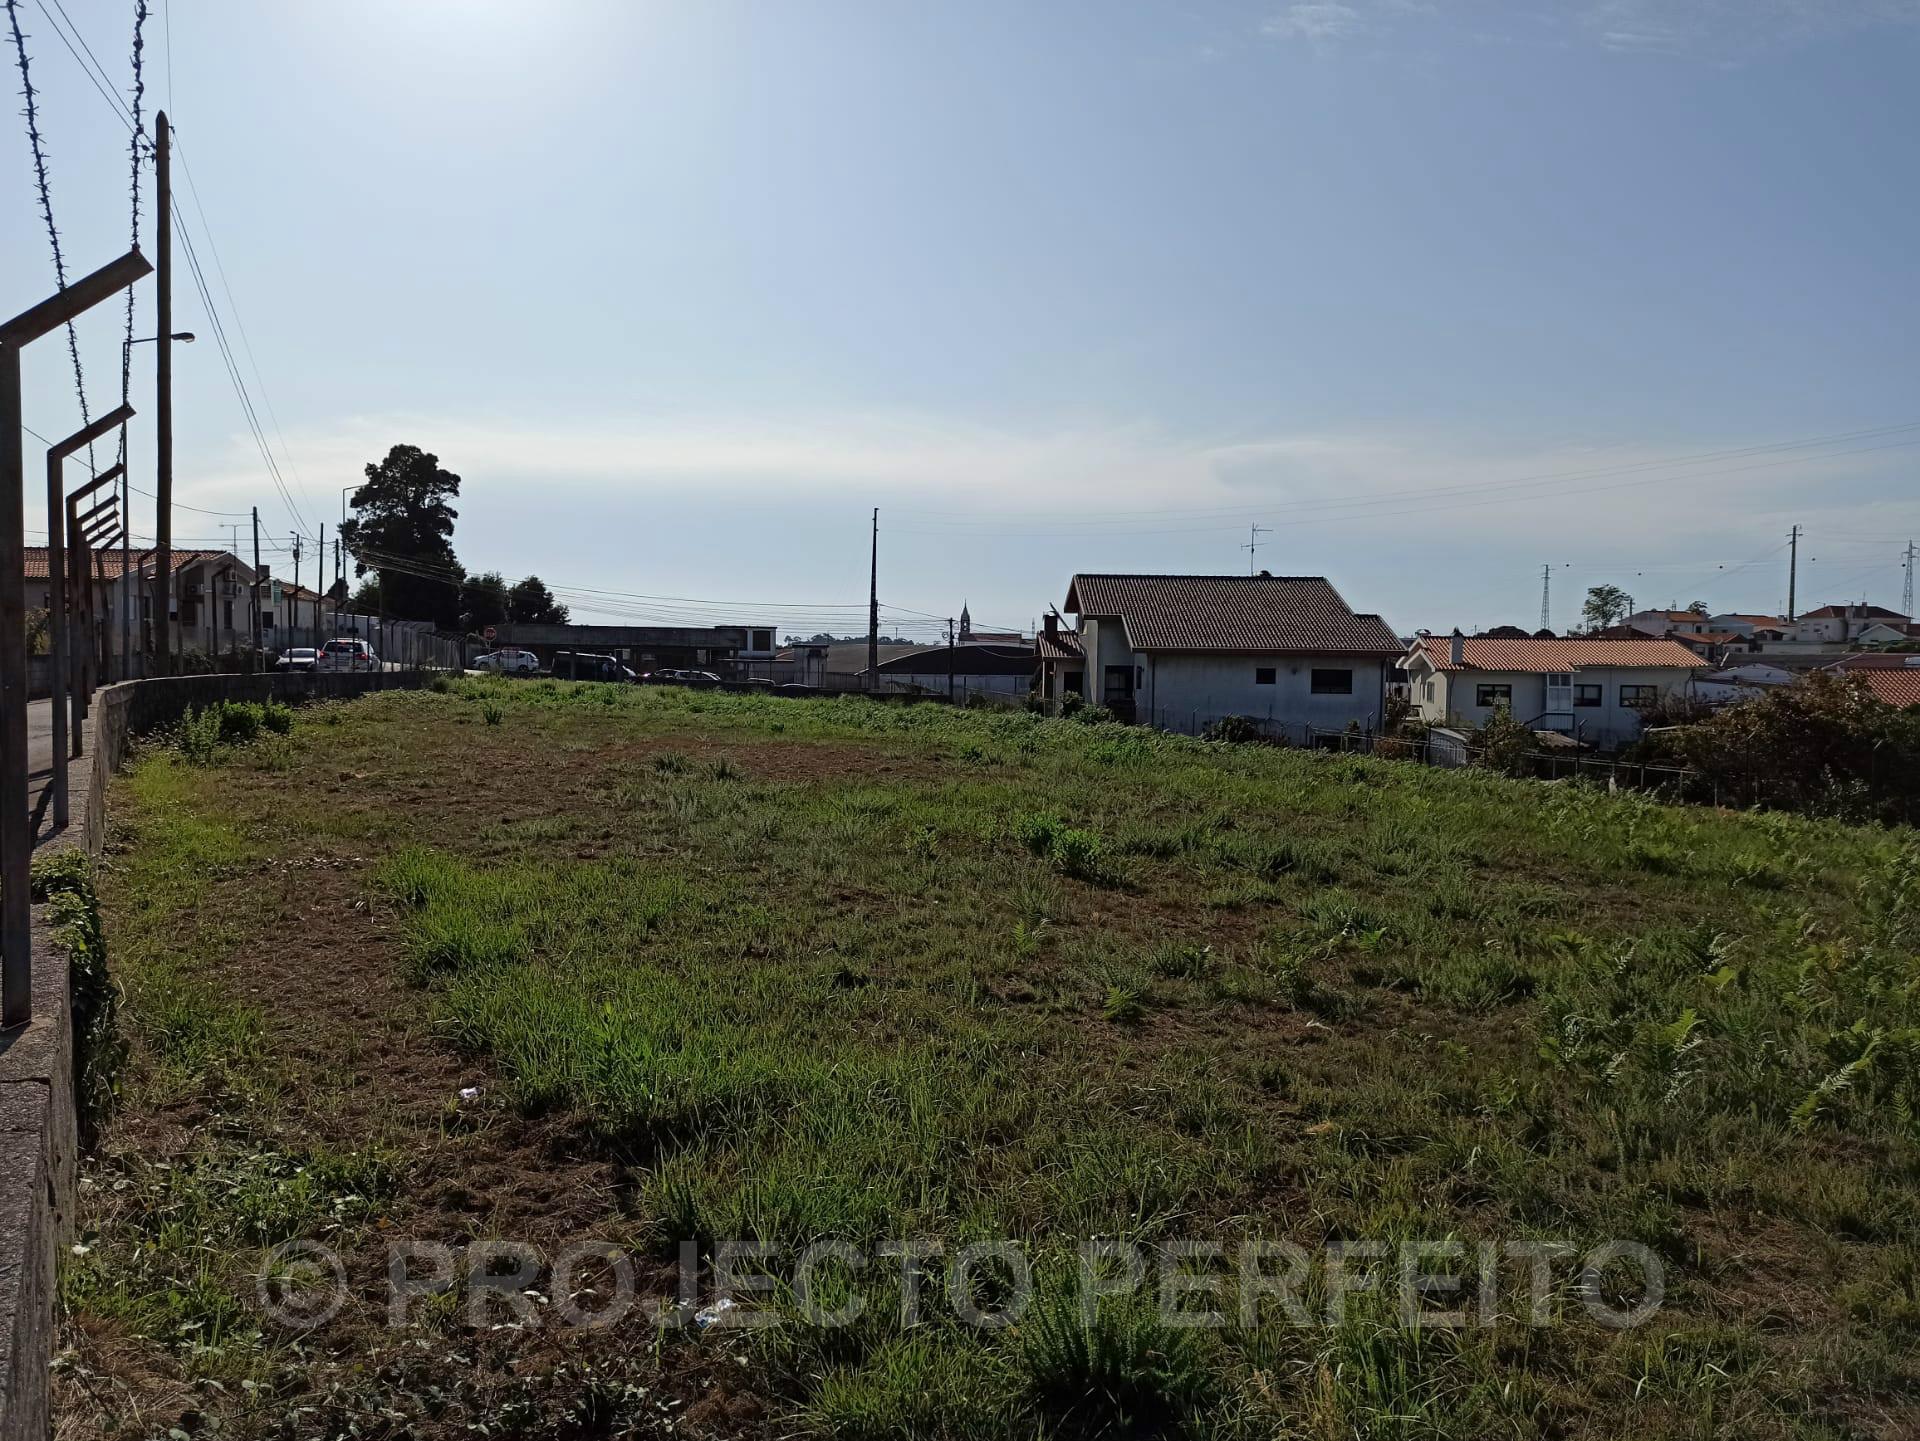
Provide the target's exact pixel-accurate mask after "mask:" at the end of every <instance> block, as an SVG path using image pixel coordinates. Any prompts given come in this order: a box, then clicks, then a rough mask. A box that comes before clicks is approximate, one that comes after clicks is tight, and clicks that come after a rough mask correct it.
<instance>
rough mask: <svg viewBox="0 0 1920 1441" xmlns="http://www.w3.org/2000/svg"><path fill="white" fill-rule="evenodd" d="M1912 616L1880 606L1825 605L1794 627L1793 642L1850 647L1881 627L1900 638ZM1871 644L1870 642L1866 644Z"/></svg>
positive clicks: (1801, 619)
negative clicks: (1869, 632)
mask: <svg viewBox="0 0 1920 1441" xmlns="http://www.w3.org/2000/svg"><path fill="white" fill-rule="evenodd" d="M1908 620H1909V617H1907V616H1904V615H1902V614H1900V612H1899V611H1897V610H1888V609H1887V608H1886V607H1884V606H1878V605H1823V606H1821V607H1820V608H1819V609H1818V610H1810V611H1807V612H1806V613H1805V614H1803V615H1802V616H1801V617H1800V618H1799V619H1798V620H1797V621H1794V622H1793V623H1792V625H1793V636H1792V638H1793V640H1794V641H1795V642H1796V643H1797V644H1800V645H1825V646H1851V645H1856V644H1859V643H1861V642H1862V641H1864V640H1865V639H1866V635H1865V633H1866V632H1868V631H1871V630H1873V629H1874V628H1875V627H1882V628H1885V629H1887V630H1889V631H1891V632H1893V634H1894V635H1895V636H1898V635H1899V634H1900V632H1901V630H1902V628H1903V627H1904V626H1905V625H1906V624H1907V622H1908ZM1867 643H1869V644H1871V642H1867Z"/></svg>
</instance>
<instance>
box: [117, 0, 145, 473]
mask: <svg viewBox="0 0 1920 1441" xmlns="http://www.w3.org/2000/svg"><path fill="white" fill-rule="evenodd" d="M146 24H147V0H136V3H135V5H134V9H133V137H132V138H131V139H130V140H129V141H128V142H127V153H128V165H127V169H128V171H129V188H130V190H131V193H132V197H133V223H132V240H133V245H132V248H133V249H135V250H138V249H139V248H140V142H141V141H142V140H144V139H145V138H146V133H147V127H146V121H145V120H143V119H142V118H141V113H140V110H141V105H142V103H143V102H144V101H145V99H146V95H147V80H146V75H145V73H144V70H143V67H142V59H143V56H144V53H145V50H146V37H145V35H144V34H143V33H142V32H143V31H144V30H145V28H146ZM133 311H134V288H133V287H132V286H131V285H129V286H128V287H127V330H126V342H125V344H123V345H122V346H121V347H120V403H121V404H122V405H125V404H126V403H127V402H128V400H129V399H130V398H131V397H132V394H133ZM126 459H127V427H126V426H125V425H124V424H123V425H121V427H120V462H121V464H123V465H124V464H125V463H126Z"/></svg>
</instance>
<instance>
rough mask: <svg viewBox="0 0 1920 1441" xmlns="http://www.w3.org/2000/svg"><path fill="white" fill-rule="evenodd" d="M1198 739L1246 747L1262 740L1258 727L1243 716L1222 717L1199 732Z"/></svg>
mask: <svg viewBox="0 0 1920 1441" xmlns="http://www.w3.org/2000/svg"><path fill="white" fill-rule="evenodd" d="M1200 739H1202V740H1209V741H1221V742H1224V743H1226V744H1229V745H1246V744H1250V743H1251V742H1253V741H1257V740H1260V739H1262V737H1261V734H1260V727H1259V726H1258V725H1256V724H1255V723H1254V722H1253V721H1252V720H1250V719H1248V718H1247V717H1246V716H1243V715H1223V716H1221V717H1220V719H1219V720H1217V721H1214V722H1212V723H1211V724H1210V725H1208V727H1207V728H1206V729H1205V730H1203V731H1202V732H1200Z"/></svg>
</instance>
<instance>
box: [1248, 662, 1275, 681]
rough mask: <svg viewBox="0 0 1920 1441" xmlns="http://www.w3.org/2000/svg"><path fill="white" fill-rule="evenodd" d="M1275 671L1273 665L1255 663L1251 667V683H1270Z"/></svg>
mask: <svg viewBox="0 0 1920 1441" xmlns="http://www.w3.org/2000/svg"><path fill="white" fill-rule="evenodd" d="M1276 673H1277V672H1276V669H1275V667H1273V666H1270V665H1257V666H1255V667H1254V668H1253V683H1254V684H1255V685H1272V684H1273V678H1274V676H1275V674H1276Z"/></svg>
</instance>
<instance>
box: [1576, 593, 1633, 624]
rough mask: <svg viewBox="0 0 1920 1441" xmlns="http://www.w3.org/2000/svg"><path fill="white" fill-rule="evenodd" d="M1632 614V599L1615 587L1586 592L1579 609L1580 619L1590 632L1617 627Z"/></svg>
mask: <svg viewBox="0 0 1920 1441" xmlns="http://www.w3.org/2000/svg"><path fill="white" fill-rule="evenodd" d="M1632 614H1633V597H1632V596H1630V595H1628V594H1627V593H1626V592H1625V591H1624V590H1622V589H1620V587H1619V586H1617V585H1596V586H1594V587H1593V588H1592V589H1591V590H1589V591H1588V592H1587V601H1586V604H1585V605H1583V606H1581V607H1580V618H1581V619H1582V620H1583V621H1585V622H1586V623H1587V629H1588V630H1590V631H1593V630H1605V629H1606V628H1607V627H1608V626H1610V625H1618V624H1620V622H1621V621H1623V620H1625V619H1626V618H1627V617H1628V616H1630V615H1632Z"/></svg>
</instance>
